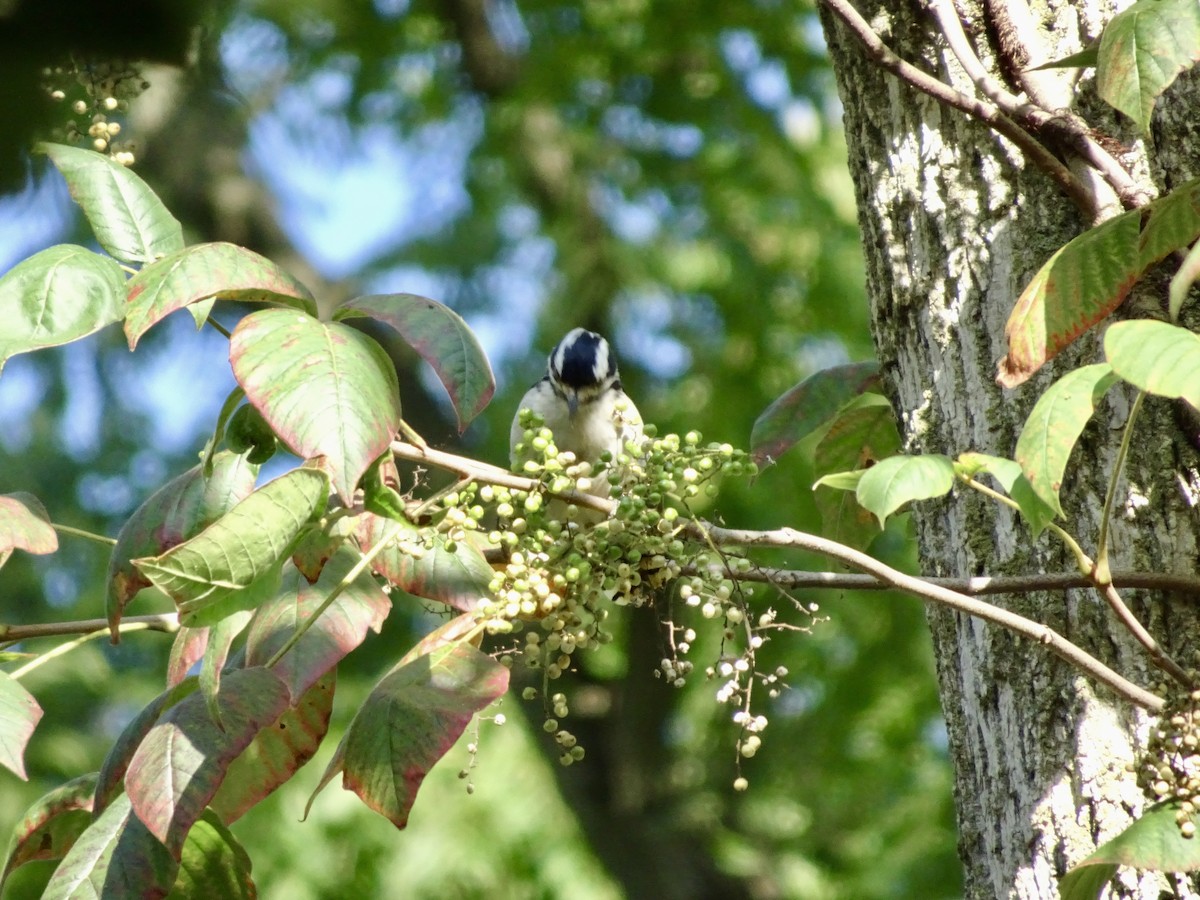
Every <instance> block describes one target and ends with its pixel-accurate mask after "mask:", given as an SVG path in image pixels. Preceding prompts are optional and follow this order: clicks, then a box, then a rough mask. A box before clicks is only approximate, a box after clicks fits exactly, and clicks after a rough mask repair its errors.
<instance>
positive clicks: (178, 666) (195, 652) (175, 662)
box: [167, 625, 208, 688]
mask: <svg viewBox="0 0 1200 900" xmlns="http://www.w3.org/2000/svg"><path fill="white" fill-rule="evenodd" d="M207 646H208V629H207V628H188V627H186V626H182V625H181V626H180V628H179V630H178V631H177V632H175V640H174V641H173V642H172V644H171V656H170V658H169V659H168V660H167V687H168V688H171V687H174V686H175V685H177V684H179V682H181V681H183V679H185V678H187V676H188V672H190V671H191V670H192V666H194V665H195V664H196V663H198V662H199V661H200V660H201V659H202V658H203V657H204V648H205V647H207Z"/></svg>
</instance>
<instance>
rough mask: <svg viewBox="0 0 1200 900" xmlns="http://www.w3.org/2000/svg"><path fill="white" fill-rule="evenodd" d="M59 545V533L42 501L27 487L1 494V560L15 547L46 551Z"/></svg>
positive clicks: (29, 550) (15, 548)
mask: <svg viewBox="0 0 1200 900" xmlns="http://www.w3.org/2000/svg"><path fill="white" fill-rule="evenodd" d="M57 549H58V535H57V534H55V533H54V529H53V528H52V527H51V526H50V514H49V513H48V512H46V507H44V506H42V501H40V500H39V499H38V498H37V497H35V496H33V494H27V493H25V492H24V491H15V492H14V493H11V494H0V561H3V560H4V559H5V558H6V557H7V555H8V554H9V553H11V552H12V551H13V550H24V551H25V552H26V553H38V554H45V553H53V552H54V551H55V550H57Z"/></svg>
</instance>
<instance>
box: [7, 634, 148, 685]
mask: <svg viewBox="0 0 1200 900" xmlns="http://www.w3.org/2000/svg"><path fill="white" fill-rule="evenodd" d="M97 621H99V622H100V623H101V624H100V627H99V628H97V629H95V630H93V631H89V632H88V633H86V634H81V635H80V636H79V637H77V638H75V639H74V640H71V641H66V642H65V643H62V644H59V645H58V646H57V647H52V648H50V649H49V650H47V651H46V652H45V653H41V654H39V655H38V656H37V658H36V659H31V660H30V661H29V662H27V663H25V665H23V666H21V667H20V668H19V669H14V670H13V671H11V672H9V673H8V677H9V678H11V679H13V680H14V681H19V680H20V679H21V678H23V677H24V676H25V675H28V674H29V673H30V672H32V671H33V670H34V669H36V668H38V667H39V666H43V665H45V664H46V663H48V662H50V660H52V659H56V658H57V657H59V656H62V655H63V654H64V653H70V652H71V651H72V650H74V649H75V648H77V647H81V646H83V645H84V644H86V643H87V642H88V641H94V640H95V639H96V638H100V637H106V636H107V635H108V623H107V622H105V621H104V620H103V619H99V620H97ZM119 627H120V630H121V631H122V632H130V631H150V630H155V631H163V630H165V629H162V628H155V627H154V625H152V624H150V623H148V622H134V621H125V622H122V623H121V624H120V626H119Z"/></svg>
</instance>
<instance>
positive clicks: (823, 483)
mask: <svg viewBox="0 0 1200 900" xmlns="http://www.w3.org/2000/svg"><path fill="white" fill-rule="evenodd" d="M866 474H867V470H866V469H855V470H854V471H853V472H830V473H829V474H828V475H822V476H821V477H820V478H818V479H817V480H816V481H815V482H813V489H814V490H815V489H816V488H819V487H827V488H832V489H833V490H835V491H857V490H858V483H859V482H860V481H862V477H863V476H864V475H866Z"/></svg>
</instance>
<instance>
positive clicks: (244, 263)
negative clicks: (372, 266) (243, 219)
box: [125, 243, 317, 350]
mask: <svg viewBox="0 0 1200 900" xmlns="http://www.w3.org/2000/svg"><path fill="white" fill-rule="evenodd" d="M127 297H128V302H127V306H126V310H125V337H126V339H127V340H128V341H129V349H130V350H132V349H133V348H134V347H136V346H137V342H138V339H139V338H141V336H142V335H143V334H145V333H146V332H147V331H149V330H150V328H151V327H152V326H154V325H155V324H156V323H158V322H159V321H161V320H162V319H164V318H166V316H167V315H169V314H170V313H173V312H174V311H175V310H177V309H183V308H184V307H185V306H190V305H191V304H193V303H198V302H200V301H201V300H208V299H210V298H214V297H216V298H219V299H222V300H242V301H251V302H253V301H261V302H266V303H279V304H283V305H285V306H289V307H293V308H296V309H300V310H302V311H304V312H306V313H308V314H309V315H313V316H315V315H316V314H317V308H316V303H314V302H313V299H312V295H311V294H310V293H309V291H308V288H306V287H304V285H302V284H301V283H300V282H298V281H297V280H296V279H294V278H293V277H292V276H291V275H289V274H288V273H287V272H285V271H284V270H283V269H281V268H280V267H279V266H277V265H275V263H273V262H271V261H270V260H269V259H265V258H264V257H261V256H259V255H258V254H257V253H254V252H252V251H250V250H247V249H246V248H245V247H239V246H237V245H236V244H225V243H216V244H196V245H195V246H192V247H187V248H185V249H183V250H180V251H179V252H178V253H173V254H171V255H170V256H168V257H166V258H165V259H160V260H158V261H157V262H154V263H151V264H150V265H148V266H146V267H144V268H143V269H142V270H141V271H140V272H138V273H137V275H135V276H134V277H133V278H132V279H130V281H129V284H128V295H127Z"/></svg>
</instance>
